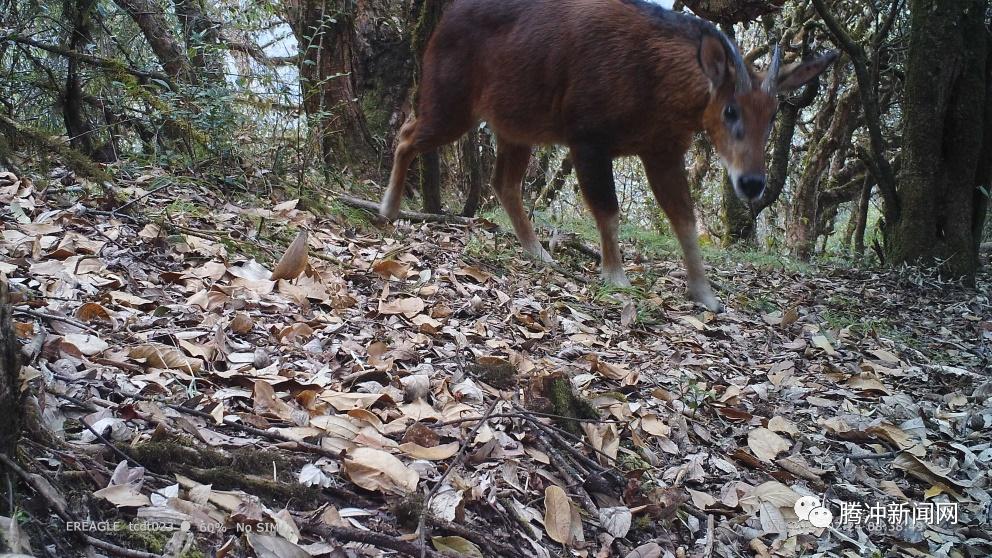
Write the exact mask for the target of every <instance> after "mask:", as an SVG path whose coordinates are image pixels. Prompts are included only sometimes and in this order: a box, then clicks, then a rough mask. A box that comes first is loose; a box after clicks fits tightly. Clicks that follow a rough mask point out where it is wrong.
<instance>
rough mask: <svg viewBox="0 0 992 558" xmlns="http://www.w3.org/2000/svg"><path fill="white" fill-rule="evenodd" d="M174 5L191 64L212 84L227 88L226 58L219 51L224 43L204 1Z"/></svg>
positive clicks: (180, 0)
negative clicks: (225, 76) (225, 74)
mask: <svg viewBox="0 0 992 558" xmlns="http://www.w3.org/2000/svg"><path fill="white" fill-rule="evenodd" d="M173 6H174V7H175V10H176V17H177V18H179V25H180V26H181V27H182V31H183V41H184V42H185V44H186V52H188V53H189V59H190V64H191V65H192V67H193V68H195V69H196V71H197V73H199V74H201V75H202V76H204V77H205V78H206V81H207V82H209V83H210V84H211V85H214V86H218V87H223V86H225V85H226V83H225V81H224V59H223V57H222V56H220V54H219V51H218V50H217V48H218V47H219V45H220V43H221V38H220V33H219V32H218V30H217V27H216V26H214V24H213V22H211V21H210V18H209V16H208V15H207V7H206V6H205V5H204V3H203V0H173Z"/></svg>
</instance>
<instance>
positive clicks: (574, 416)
mask: <svg viewBox="0 0 992 558" xmlns="http://www.w3.org/2000/svg"><path fill="white" fill-rule="evenodd" d="M292 192H293V189H292V188H290V189H288V190H287V191H286V192H275V193H271V194H260V193H255V194H254V196H251V195H249V194H248V193H247V192H245V191H240V193H237V195H232V193H231V192H230V191H222V190H220V189H218V187H217V186H215V185H213V183H211V182H210V181H204V180H199V179H195V178H193V177H189V176H176V175H172V174H169V173H167V172H165V171H163V170H161V169H158V168H156V167H149V168H146V169H144V170H142V171H140V172H135V173H131V174H128V173H126V172H119V173H118V177H117V178H116V179H114V180H113V181H110V182H106V183H100V182H97V181H92V180H88V179H83V178H79V177H77V176H76V175H75V174H73V173H72V172H69V171H67V170H64V169H60V168H57V169H56V170H55V171H52V173H51V174H48V175H46V174H40V173H22V174H14V173H10V172H8V173H4V174H0V206H2V207H3V209H2V210H0V217H2V230H3V242H2V244H0V273H2V274H4V275H5V276H7V277H8V278H9V285H10V293H9V305H8V306H6V308H8V309H9V310H10V311H11V314H12V322H11V325H10V327H11V328H12V329H9V330H6V331H4V335H5V336H8V337H16V340H17V343H16V347H17V351H18V352H21V353H23V356H24V358H23V364H24V368H23V370H22V372H21V376H20V379H19V385H20V386H21V387H22V390H23V397H24V398H25V409H27V411H26V412H25V413H17V414H16V415H15V416H11V415H10V414H9V411H10V409H11V408H10V407H5V412H6V413H8V418H5V420H9V421H12V422H15V423H17V422H19V423H20V426H21V428H23V430H24V432H25V434H24V437H23V439H22V440H21V441H20V443H19V446H18V450H17V453H16V455H15V456H7V455H0V459H2V460H3V463H4V465H5V466H6V467H8V470H9V471H12V473H11V474H10V475H9V476H8V479H7V481H6V482H7V483H10V484H11V485H16V486H17V490H16V496H14V497H13V500H12V502H11V503H12V505H13V509H12V510H10V511H11V513H9V514H8V515H7V516H6V517H2V518H0V535H2V537H0V541H2V543H0V546H2V545H6V546H7V547H8V548H9V550H10V551H11V552H13V553H20V554H27V555H32V556H53V557H54V556H57V557H60V558H61V557H71V556H101V555H102V556H126V557H150V556H169V557H185V558H192V557H197V556H217V557H225V556H231V557H233V556H257V557H278V558H296V557H309V556H314V557H317V556H319V557H335V558H338V557H345V556H396V555H401V556H486V557H503V558H515V557H521V558H523V557H532V556H538V557H541V556H543V557H550V556H585V557H590V558H591V557H597V558H605V557H611V556H619V557H630V558H651V557H662V556H666V557H669V556H677V557H683V556H705V557H709V556H725V557H732V556H742V555H754V556H806V555H822V556H881V555H905V556H950V557H964V556H986V555H989V554H990V553H992V532H990V529H989V513H990V507H989V504H990V497H989V493H988V462H989V461H990V459H992V446H990V442H992V439H990V426H992V382H990V378H989V373H988V372H989V366H990V359H992V321H990V316H992V311H990V306H992V302H990V291H989V281H988V276H987V272H982V274H980V276H979V279H978V285H979V286H978V288H977V290H976V289H972V288H964V287H961V286H960V285H958V284H956V283H953V282H946V281H942V280H940V279H939V278H937V277H936V275H933V274H932V273H930V272H927V271H925V270H918V269H915V268H910V267H904V268H899V269H877V268H872V267H865V268H861V269H854V268H851V267H849V266H847V265H842V264H833V265H831V264H829V263H819V264H802V263H797V262H794V261H793V260H790V259H786V258H774V257H768V256H763V255H755V254H753V253H751V252H748V251H742V250H736V249H734V250H718V249H711V250H709V251H708V253H707V260H708V262H709V264H710V265H712V270H711V272H710V274H711V277H712V278H713V279H714V284H715V287H716V288H717V291H718V294H719V296H720V297H721V299H722V300H723V301H724V303H725V304H726V306H727V310H726V312H725V313H721V314H713V313H710V312H701V311H700V309H699V308H698V307H696V306H694V305H692V304H691V303H688V302H685V297H684V291H685V284H684V274H683V272H682V271H681V269H682V268H681V264H680V261H679V259H678V257H677V252H674V251H672V250H670V249H668V248H665V246H671V242H670V241H669V242H668V244H666V243H664V242H654V243H651V242H646V241H645V242H636V243H627V244H625V247H626V248H627V250H628V255H627V256H628V258H627V259H628V261H633V262H634V263H633V264H632V265H630V266H628V271H629V272H630V275H631V277H632V279H633V282H634V286H633V287H632V288H629V289H611V288H607V287H604V286H602V284H601V283H599V281H598V278H597V264H596V261H595V259H594V258H593V257H592V256H591V255H590V254H592V253H594V251H592V250H588V249H586V248H585V241H584V240H583V239H582V237H575V236H572V235H564V234H555V235H551V236H553V237H554V240H553V241H552V243H551V244H552V246H551V248H552V249H553V250H554V251H555V253H556V257H557V259H558V260H559V261H560V262H561V263H560V264H558V265H555V266H551V267H549V266H546V265H543V264H539V263H536V262H533V261H530V260H529V259H526V258H523V257H521V255H520V253H519V247H518V246H517V244H516V241H515V239H513V237H512V235H508V234H507V233H506V232H505V231H506V228H505V226H501V225H500V224H499V223H498V222H493V221H491V220H488V219H485V218H480V219H473V220H467V219H460V218H454V217H452V218H446V219H435V222H425V221H422V220H420V219H419V218H410V217H411V215H410V214H406V215H407V217H408V218H407V219H402V218H401V220H400V221H398V222H397V223H396V224H395V225H388V226H387V225H382V224H379V223H377V222H376V220H375V219H374V218H373V215H372V214H371V213H369V212H367V211H365V210H362V209H359V208H358V207H355V206H358V205H360V204H359V203H357V202H355V201H354V200H352V199H351V198H348V197H345V196H329V197H326V198H325V197H320V198H317V199H314V198H308V199H305V200H300V199H298V198H297V197H294V196H293V194H292ZM413 217H417V216H416V215H414V216H413ZM436 221H442V222H436ZM658 246H662V247H661V248H658ZM0 395H2V394H0ZM804 496H814V497H816V498H817V499H820V500H821V501H822V502H823V504H824V506H825V507H827V508H828V509H830V510H831V511H832V513H833V515H834V521H833V522H832V524H831V525H829V526H828V527H815V526H813V525H812V524H811V523H810V522H809V521H802V520H801V519H800V518H799V517H797V514H796V509H797V508H796V503H797V501H798V500H799V499H800V498H802V497H804ZM854 503H857V504H858V505H859V506H863V507H864V509H866V510H867V509H869V508H870V507H871V506H877V505H882V506H885V507H886V509H891V507H893V506H894V507H895V508H897V509H898V508H902V507H909V508H910V509H912V508H913V506H919V505H921V504H924V503H930V504H935V505H936V504H939V505H942V506H944V507H945V508H948V507H950V506H952V505H953V508H954V510H955V516H954V518H953V521H952V520H951V518H950V517H944V518H943V519H941V520H935V518H930V520H927V519H926V518H921V517H919V516H913V515H912V514H911V515H910V516H909V519H910V520H907V521H902V519H905V518H901V517H898V516H891V517H890V516H885V517H883V518H882V519H884V521H876V524H875V525H872V524H871V523H870V522H868V521H862V522H854V521H850V520H851V519H852V518H851V517H850V516H848V517H847V518H846V519H848V520H849V521H848V522H847V523H841V522H840V521H838V520H839V519H841V518H840V513H841V506H842V505H845V504H846V505H847V506H848V508H850V506H851V505H853V504H854ZM4 506H5V507H4V508H3V509H8V508H7V507H6V506H7V503H6V502H5V503H4ZM938 509H939V508H938ZM893 518H895V519H899V521H898V522H891V521H890V519H893ZM875 519H876V520H878V519H879V518H878V517H876V518H875Z"/></svg>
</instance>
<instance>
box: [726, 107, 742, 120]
mask: <svg viewBox="0 0 992 558" xmlns="http://www.w3.org/2000/svg"><path fill="white" fill-rule="evenodd" d="M740 116H741V115H740V112H738V110H737V106H736V105H727V106H726V108H724V109H723V117H724V118H725V119H726V120H727V122H737V119H739V118H740Z"/></svg>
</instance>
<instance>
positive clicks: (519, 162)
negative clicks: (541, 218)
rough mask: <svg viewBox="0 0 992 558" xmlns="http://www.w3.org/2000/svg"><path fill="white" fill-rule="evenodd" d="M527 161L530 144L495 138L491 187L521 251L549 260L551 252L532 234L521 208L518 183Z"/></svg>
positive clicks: (521, 197)
mask: <svg viewBox="0 0 992 558" xmlns="http://www.w3.org/2000/svg"><path fill="white" fill-rule="evenodd" d="M529 160H530V146H529V145H518V144H514V143H510V142H508V141H505V140H503V139H502V138H499V137H497V145H496V172H495V173H494V176H493V190H494V191H495V192H496V197H497V198H499V203H500V205H502V206H503V209H504V210H505V211H506V214H507V216H508V217H509V218H510V223H511V224H513V231H514V232H515V233H517V238H518V239H519V240H520V244H521V245H522V246H523V248H524V250H526V251H527V253H529V254H530V255H531V256H533V257H534V258H536V259H538V260H540V261H542V262H551V261H553V259H552V258H551V254H549V253H548V251H547V250H545V249H544V246H541V242H540V241H539V240H538V239H537V235H536V234H535V233H534V226H533V225H532V224H531V222H530V218H529V217H528V216H527V212H526V211H525V210H524V202H523V192H522V189H521V183H522V182H523V179H524V174H525V173H526V172H527V162H528V161H529Z"/></svg>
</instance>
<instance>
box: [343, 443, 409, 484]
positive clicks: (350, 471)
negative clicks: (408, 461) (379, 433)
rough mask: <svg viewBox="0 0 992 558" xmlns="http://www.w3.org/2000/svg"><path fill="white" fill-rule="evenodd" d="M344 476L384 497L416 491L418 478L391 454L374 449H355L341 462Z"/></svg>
mask: <svg viewBox="0 0 992 558" xmlns="http://www.w3.org/2000/svg"><path fill="white" fill-rule="evenodd" d="M344 472H345V473H346V474H347V475H348V478H349V479H351V482H353V483H355V484H357V485H358V486H360V487H362V488H364V489H366V490H373V491H378V492H385V493H409V492H414V491H415V490H417V483H419V482H420V475H419V474H417V472H416V471H414V470H413V469H411V468H409V467H407V466H406V465H404V464H403V462H402V461H400V460H399V459H397V458H396V457H395V456H393V455H392V454H390V453H387V452H385V451H382V450H377V449H373V448H356V449H355V450H353V451H352V452H351V453H349V454H348V456H347V457H346V458H345V460H344Z"/></svg>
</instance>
